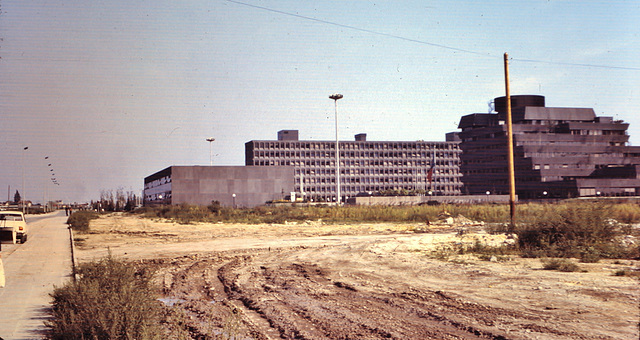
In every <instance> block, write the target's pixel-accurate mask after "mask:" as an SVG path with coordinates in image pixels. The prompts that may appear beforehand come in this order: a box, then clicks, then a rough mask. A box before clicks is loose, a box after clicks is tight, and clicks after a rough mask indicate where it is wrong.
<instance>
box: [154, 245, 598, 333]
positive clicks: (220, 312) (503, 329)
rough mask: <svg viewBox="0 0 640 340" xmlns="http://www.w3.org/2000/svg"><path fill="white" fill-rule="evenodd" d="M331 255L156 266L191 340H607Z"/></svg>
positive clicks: (250, 254)
mask: <svg viewBox="0 0 640 340" xmlns="http://www.w3.org/2000/svg"><path fill="white" fill-rule="evenodd" d="M330 248H333V249H334V250H340V249H338V247H337V246H336V247H324V248H322V249H320V248H318V249H315V248H307V247H296V248H287V249H279V250H274V251H269V250H249V251H241V252H228V253H216V254H212V255H204V256H203V255H201V256H192V257H184V258H180V259H177V260H176V259H174V260H168V261H167V263H164V264H163V265H162V264H161V265H160V267H163V266H164V267H165V270H164V272H163V273H164V277H165V289H164V293H165V294H166V295H167V296H168V297H170V298H172V299H175V300H177V301H179V302H178V303H176V305H175V306H174V307H173V308H174V309H178V310H180V311H182V312H183V313H184V322H183V324H184V328H185V329H186V330H187V331H188V333H189V335H190V337H191V338H193V339H216V338H219V337H220V335H225V336H226V337H227V338H231V336H233V338H235V339H281V338H282V339H410V338H411V339H416V338H419V339H530V338H536V337H537V336H539V337H541V338H548V339H591V338H599V339H609V338H608V337H598V336H595V337H594V336H593V335H592V336H585V335H582V334H579V333H577V332H576V331H575V330H573V331H572V330H570V329H565V328H563V324H564V323H563V319H562V318H557V317H553V316H551V315H543V314H540V313H539V312H536V311H535V310H531V309H528V308H522V309H520V308H514V307H496V306H492V305H489V304H479V303H475V302H472V301H473V300H472V299H471V301H470V300H469V297H465V296H464V294H461V295H458V294H456V293H455V292H450V291H447V292H443V291H440V290H431V289H427V288H424V287H423V288H420V289H419V288H416V287H412V286H409V285H406V284H403V283H400V282H401V281H398V282H395V283H394V282H393V281H394V280H392V281H388V280H385V279H383V278H382V277H377V276H376V275H375V273H374V274H373V276H366V275H363V274H362V273H361V272H354V271H353V267H351V269H349V267H348V266H339V265H338V262H340V263H341V261H349V258H348V254H345V256H344V258H340V259H333V260H332V261H322V260H321V258H320V257H321V256H324V255H326V254H328V253H329V252H327V250H329V249H330ZM356 256H359V255H356ZM358 258H359V257H358ZM336 261H338V262H336ZM353 263H357V265H365V266H366V265H367V264H368V263H367V262H364V263H360V262H353ZM161 276H162V275H161ZM167 276H170V279H167V278H166V277H167ZM167 282H169V283H170V284H167Z"/></svg>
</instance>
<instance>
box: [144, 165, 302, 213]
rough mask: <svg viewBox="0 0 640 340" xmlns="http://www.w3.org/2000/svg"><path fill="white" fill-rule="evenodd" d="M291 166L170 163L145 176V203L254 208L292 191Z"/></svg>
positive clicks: (281, 197)
mask: <svg viewBox="0 0 640 340" xmlns="http://www.w3.org/2000/svg"><path fill="white" fill-rule="evenodd" d="M293 177H294V176H293V168H291V167H280V166H277V167H270V168H266V167H254V166H170V167H168V168H166V169H164V170H161V171H158V172H156V173H155V174H153V175H150V176H148V177H146V178H145V179H144V193H143V196H144V204H145V205H153V204H181V203H187V204H195V205H209V204H211V202H212V201H218V202H220V204H221V205H222V206H227V207H245V208H246V207H249V208H250V207H255V206H259V205H263V204H265V203H266V202H268V201H272V200H279V199H283V198H284V197H285V196H286V195H290V193H291V192H292V191H294V183H293Z"/></svg>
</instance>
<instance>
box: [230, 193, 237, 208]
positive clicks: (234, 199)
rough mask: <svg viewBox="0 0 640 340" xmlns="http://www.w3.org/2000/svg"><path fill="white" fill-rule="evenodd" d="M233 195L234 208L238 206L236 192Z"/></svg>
mask: <svg viewBox="0 0 640 340" xmlns="http://www.w3.org/2000/svg"><path fill="white" fill-rule="evenodd" d="M231 197H232V198H233V209H235V208H236V194H233V195H231Z"/></svg>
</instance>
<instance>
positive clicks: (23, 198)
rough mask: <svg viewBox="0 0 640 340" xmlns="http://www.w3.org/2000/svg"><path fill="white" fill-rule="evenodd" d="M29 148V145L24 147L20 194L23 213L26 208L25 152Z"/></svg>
mask: <svg viewBox="0 0 640 340" xmlns="http://www.w3.org/2000/svg"><path fill="white" fill-rule="evenodd" d="M27 150H29V147H28V146H25V147H24V148H23V149H22V195H21V196H20V197H21V199H20V200H21V201H22V213H23V214H24V213H25V209H24V205H25V204H24V203H25V192H24V152H25V151H27Z"/></svg>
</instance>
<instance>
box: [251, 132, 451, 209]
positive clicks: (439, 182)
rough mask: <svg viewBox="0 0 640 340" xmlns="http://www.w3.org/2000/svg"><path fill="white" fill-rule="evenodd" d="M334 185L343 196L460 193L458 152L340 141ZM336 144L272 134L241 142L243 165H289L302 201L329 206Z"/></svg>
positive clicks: (361, 138) (441, 146)
mask: <svg viewBox="0 0 640 340" xmlns="http://www.w3.org/2000/svg"><path fill="white" fill-rule="evenodd" d="M339 147H340V183H341V187H340V189H341V196H342V201H343V202H344V201H345V199H346V198H348V197H354V196H357V195H360V196H362V195H372V194H374V193H378V192H382V191H387V190H398V191H400V190H405V191H414V192H418V193H424V194H426V195H428V194H429V193H430V194H431V195H460V194H461V188H462V182H461V174H460V172H459V162H460V161H459V160H460V153H461V151H460V148H459V146H458V143H457V142H425V141H414V142H411V141H408V142H391V141H384V142H381V141H367V138H366V134H358V135H356V138H355V140H354V141H340V142H339ZM335 151H336V142H335V141H309V140H306V141H301V140H299V138H298V131H297V130H282V131H279V132H278V140H253V141H250V142H247V143H246V144H245V164H246V165H247V166H255V167H272V166H289V167H292V168H293V169H294V171H295V174H294V176H295V179H294V182H295V188H294V189H295V191H296V192H299V193H304V194H305V197H306V199H307V200H312V201H315V202H334V201H335V200H336V197H337V186H336V172H335V171H336V164H335V161H336V154H335Z"/></svg>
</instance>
